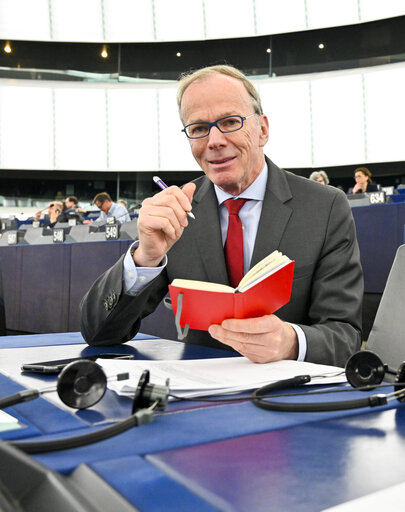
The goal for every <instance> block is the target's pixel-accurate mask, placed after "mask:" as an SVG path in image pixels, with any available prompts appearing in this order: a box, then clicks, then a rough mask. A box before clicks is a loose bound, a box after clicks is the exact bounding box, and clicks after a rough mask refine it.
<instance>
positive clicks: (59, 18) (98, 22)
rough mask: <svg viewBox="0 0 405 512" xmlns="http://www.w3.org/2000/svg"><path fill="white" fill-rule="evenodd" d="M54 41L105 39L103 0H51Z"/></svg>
mask: <svg viewBox="0 0 405 512" xmlns="http://www.w3.org/2000/svg"><path fill="white" fill-rule="evenodd" d="M51 3H52V7H51V14H52V34H53V40H54V41H82V42H86V41H88V42H90V41H95V42H97V41H103V39H104V33H103V17H102V9H101V0H51Z"/></svg>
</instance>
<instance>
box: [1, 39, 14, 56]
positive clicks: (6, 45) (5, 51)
mask: <svg viewBox="0 0 405 512" xmlns="http://www.w3.org/2000/svg"><path fill="white" fill-rule="evenodd" d="M3 51H4V53H11V52H12V51H13V49H12V48H11V45H10V43H9V41H7V43H6V44H5V45H4V47H3Z"/></svg>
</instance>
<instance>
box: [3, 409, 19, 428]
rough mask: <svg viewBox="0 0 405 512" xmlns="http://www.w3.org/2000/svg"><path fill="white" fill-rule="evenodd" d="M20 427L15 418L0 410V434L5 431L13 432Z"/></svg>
mask: <svg viewBox="0 0 405 512" xmlns="http://www.w3.org/2000/svg"><path fill="white" fill-rule="evenodd" d="M21 427H22V425H21V424H20V423H19V422H18V419H17V418H14V416H11V415H10V414H7V413H6V412H4V411H1V410H0V432H4V431H5V430H14V429H17V428H21Z"/></svg>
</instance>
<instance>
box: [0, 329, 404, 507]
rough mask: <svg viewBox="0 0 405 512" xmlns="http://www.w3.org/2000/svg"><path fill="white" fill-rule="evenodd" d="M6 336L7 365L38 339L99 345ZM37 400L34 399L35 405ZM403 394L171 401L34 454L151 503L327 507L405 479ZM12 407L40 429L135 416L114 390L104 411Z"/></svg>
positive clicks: (138, 349) (143, 349)
mask: <svg viewBox="0 0 405 512" xmlns="http://www.w3.org/2000/svg"><path fill="white" fill-rule="evenodd" d="M64 337H65V339H64ZM54 340H55V343H57V344H58V347H54V346H53V345H54ZM6 341H7V347H8V348H5V349H4V352H2V353H3V354H4V353H7V354H8V357H7V360H8V361H9V362H8V363H7V364H11V363H10V361H11V359H13V361H14V363H17V362H20V361H21V360H22V358H24V354H25V355H26V353H27V352H26V351H27V350H31V349H33V348H34V349H35V347H38V348H37V351H38V354H39V353H40V352H41V351H49V346H52V349H54V348H58V349H59V350H61V351H62V350H63V348H64V342H65V343H66V349H67V350H68V351H69V354H72V353H73V352H76V353H77V354H80V353H82V352H83V350H84V351H88V350H95V348H94V347H86V346H85V345H83V340H82V338H81V336H80V335H79V334H76V333H70V334H68V335H63V334H59V335H57V336H56V337H55V335H43V336H25V337H20V336H16V337H8V338H6ZM41 347H42V348H41ZM122 348H126V350H128V351H133V353H135V354H136V355H137V357H140V358H158V357H159V358H162V359H167V358H170V359H172V358H173V359H178V358H195V357H205V356H206V357H219V356H230V353H229V352H222V351H220V350H215V349H209V348H207V347H197V346H185V345H184V344H182V343H179V342H174V341H172V342H170V341H162V340H158V339H155V340H153V339H142V337H141V336H138V339H135V340H133V341H132V342H130V343H129V344H126V345H125V346H124V347H121V349H122ZM109 350H111V347H109ZM7 351H9V352H7ZM11 351H14V354H13V357H12V358H10V357H9V356H10V354H11ZM20 351H21V352H20ZM1 360H3V358H2V359H1ZM0 369H2V364H1V363H0ZM15 387H18V384H16V383H15V382H14V383H13V382H12V381H10V379H7V378H5V377H2V382H1V387H0V389H1V393H2V395H4V394H8V393H9V392H10V391H11V389H15ZM356 394H357V395H358V394H361V393H360V392H354V395H356ZM111 395H114V394H111ZM361 396H364V393H363V394H361ZM352 397H353V395H352V394H351V398H352ZM335 399H336V398H335ZM339 399H342V397H339ZM103 402H104V405H101V404H102V403H103ZM30 404H35V407H32V408H31V410H30V411H28V408H29V407H30ZM397 405H398V403H394V402H392V403H391V404H390V405H389V406H384V407H383V408H381V409H380V410H378V411H371V410H361V411H356V410H354V411H336V412H333V413H281V412H269V411H263V410H261V409H257V408H255V407H254V406H253V405H252V404H251V403H249V402H238V403H229V404H218V403H214V404H209V405H204V406H202V405H201V404H196V403H190V404H188V405H186V406H185V405H184V404H182V403H179V402H174V403H171V404H169V407H168V409H167V411H165V412H163V413H160V414H158V415H156V418H155V420H154V421H153V422H152V423H151V424H150V425H144V426H142V427H138V428H133V429H131V430H129V431H127V432H125V433H123V434H121V435H119V436H116V437H114V438H113V439H109V440H106V441H103V442H101V443H97V444H93V445H90V446H87V447H83V448H78V449H74V450H66V451H64V452H60V453H45V454H42V455H36V456H35V459H36V460H37V461H39V462H40V463H41V464H43V465H45V466H46V467H48V468H51V469H53V470H56V471H57V472H59V473H60V474H62V475H71V474H72V472H73V473H74V472H75V471H76V470H77V469H78V468H79V466H80V464H82V466H80V467H82V468H83V465H84V466H85V467H87V468H90V469H91V470H92V471H93V472H94V473H95V474H96V475H97V476H98V477H99V478H101V479H103V480H104V481H106V482H107V483H108V484H109V485H110V486H111V487H112V488H113V489H115V491H117V492H118V493H119V495H121V496H123V497H124V498H125V499H126V500H128V502H129V503H131V504H132V505H134V506H135V507H138V508H139V509H141V510H143V511H157V510H164V511H165V512H166V511H173V512H174V511H176V512H178V511H183V510H184V511H189V510H192V511H193V512H194V511H197V512H199V511H204V512H205V511H214V510H216V511H218V510H220V511H230V510H235V511H255V512H260V511H265V512H269V511H273V510H274V511H284V510H285V511H287V510H294V511H297V512H300V511H314V510H322V509H324V508H327V507H331V506H334V505H337V504H339V503H342V502H345V501H348V500H352V499H355V498H358V497H361V496H364V495H367V494H370V493H373V492H376V491H378V490H381V489H384V488H387V487H389V486H392V485H395V484H398V483H400V482H404V481H405V467H404V464H403V463H402V458H403V457H402V453H405V408H404V406H403V405H399V406H398V407H397ZM12 411H13V413H14V414H17V415H19V417H20V419H21V420H22V421H23V420H25V421H26V423H30V424H31V422H32V424H34V423H35V425H34V426H35V427H36V428H37V432H32V433H31V434H30V435H31V436H34V437H40V436H41V437H42V438H44V439H46V438H49V437H52V436H54V434H55V432H57V431H58V429H59V434H58V435H59V436H60V435H62V434H63V435H72V434H74V433H77V432H82V431H85V430H86V429H91V428H94V426H93V425H94V424H95V423H99V422H100V420H101V421H104V420H105V419H108V418H112V417H113V418H114V419H115V418H117V417H121V416H125V415H128V414H129V411H130V400H128V399H118V397H116V396H115V395H114V396H107V397H105V398H104V399H103V401H102V402H100V406H99V407H98V408H96V409H95V410H94V409H93V408H92V409H91V410H87V411H81V412H80V413H76V414H71V413H69V412H67V411H65V410H60V409H58V408H57V407H56V406H54V405H53V403H49V401H47V400H44V399H42V398H41V399H38V400H36V401H34V402H29V403H25V404H21V405H19V406H15V407H13V408H12ZM10 412H11V408H10ZM50 419H51V420H52V422H50ZM68 420H69V421H68ZM45 425H47V427H46V431H44V428H45V427H44V426H45ZM13 432H14V433H15V434H14V435H13ZM18 432H19V433H20V435H21V432H22V431H21V430H20V431H9V432H8V433H3V434H2V437H3V438H4V437H8V438H9V439H10V438H13V436H16V435H17V433H18ZM6 434H7V436H6Z"/></svg>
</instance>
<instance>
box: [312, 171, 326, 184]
mask: <svg viewBox="0 0 405 512" xmlns="http://www.w3.org/2000/svg"><path fill="white" fill-rule="evenodd" d="M309 179H310V180H313V181H317V182H318V183H322V185H329V178H328V175H327V174H326V172H325V171H314V172H313V173H311V175H310V177H309Z"/></svg>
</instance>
